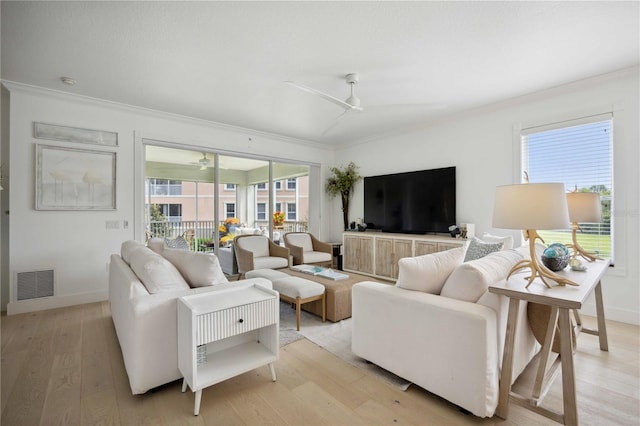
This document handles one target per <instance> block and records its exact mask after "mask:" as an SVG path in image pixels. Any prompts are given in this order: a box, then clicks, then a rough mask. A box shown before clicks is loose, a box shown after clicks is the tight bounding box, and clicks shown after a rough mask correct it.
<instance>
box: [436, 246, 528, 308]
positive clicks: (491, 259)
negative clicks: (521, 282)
mask: <svg viewBox="0 0 640 426" xmlns="http://www.w3.org/2000/svg"><path fill="white" fill-rule="evenodd" d="M522 258H523V257H522V255H521V254H520V253H518V252H517V251H515V250H502V251H498V252H494V253H491V254H488V255H487V256H485V257H483V258H481V259H476V260H472V261H469V262H464V263H462V264H461V265H459V266H458V267H456V268H455V269H454V270H453V272H452V273H451V275H449V278H447V280H446V282H445V283H444V286H443V287H442V292H441V293H440V295H441V296H444V297H450V298H452V299H458V300H465V301H467V302H472V303H475V302H477V301H478V299H480V297H481V296H482V295H483V294H484V293H485V292H486V291H487V289H488V288H489V286H490V285H491V284H493V283H495V282H498V281H500V280H503V279H505V278H506V277H507V274H508V273H509V271H510V270H511V268H513V266H514V265H515V264H516V263H517V262H519V261H520V260H522Z"/></svg>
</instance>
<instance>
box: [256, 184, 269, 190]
mask: <svg viewBox="0 0 640 426" xmlns="http://www.w3.org/2000/svg"><path fill="white" fill-rule="evenodd" d="M256 188H258V189H259V190H260V191H264V190H266V189H267V184H266V183H259V184H257V185H256Z"/></svg>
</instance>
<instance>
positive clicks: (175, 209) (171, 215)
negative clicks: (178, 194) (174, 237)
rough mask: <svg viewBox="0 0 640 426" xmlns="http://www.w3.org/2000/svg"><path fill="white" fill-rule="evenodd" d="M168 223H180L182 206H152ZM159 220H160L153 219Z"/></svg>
mask: <svg viewBox="0 0 640 426" xmlns="http://www.w3.org/2000/svg"><path fill="white" fill-rule="evenodd" d="M153 206H156V207H157V209H158V213H159V214H162V215H163V216H164V217H165V218H166V220H168V221H169V222H180V221H181V220H182V204H153ZM155 220H161V219H159V218H158V219H155Z"/></svg>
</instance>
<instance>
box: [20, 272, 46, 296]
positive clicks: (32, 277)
mask: <svg viewBox="0 0 640 426" xmlns="http://www.w3.org/2000/svg"><path fill="white" fill-rule="evenodd" d="M16 275H17V283H18V284H17V288H18V300H27V299H36V298H38V297H47V296H53V269H49V270H45V271H31V272H18V273H17V274H16Z"/></svg>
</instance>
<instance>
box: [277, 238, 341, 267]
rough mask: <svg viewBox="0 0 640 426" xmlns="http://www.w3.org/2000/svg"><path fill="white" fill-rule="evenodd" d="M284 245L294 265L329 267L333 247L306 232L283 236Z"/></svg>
mask: <svg viewBox="0 0 640 426" xmlns="http://www.w3.org/2000/svg"><path fill="white" fill-rule="evenodd" d="M284 245H285V247H287V248H288V249H289V250H291V256H293V264H294V265H302V264H307V265H308V264H316V265H322V266H329V267H330V266H331V263H332V261H333V246H332V245H331V244H329V243H324V242H322V241H320V240H318V239H317V238H316V237H314V236H313V235H312V234H310V233H308V232H288V233H286V234H284Z"/></svg>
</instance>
